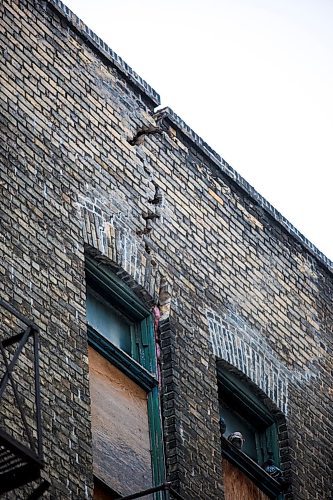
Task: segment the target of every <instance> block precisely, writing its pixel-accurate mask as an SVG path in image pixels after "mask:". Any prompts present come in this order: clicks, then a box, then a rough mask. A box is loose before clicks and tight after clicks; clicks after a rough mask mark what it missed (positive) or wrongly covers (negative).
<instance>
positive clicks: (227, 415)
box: [220, 401, 258, 461]
mask: <svg viewBox="0 0 333 500" xmlns="http://www.w3.org/2000/svg"><path fill="white" fill-rule="evenodd" d="M220 414H221V415H222V417H223V419H224V422H225V424H226V431H225V433H224V437H225V438H227V437H228V436H229V435H230V434H232V433H233V432H241V433H242V435H243V437H244V439H245V442H244V444H243V448H242V451H243V452H244V453H246V454H247V455H248V456H249V457H251V458H252V459H253V460H255V461H257V460H258V457H257V450H256V439H255V429H253V427H252V426H251V424H250V423H248V422H247V421H246V420H245V419H244V418H242V417H241V416H240V415H239V414H238V413H237V412H236V411H235V410H234V409H230V408H228V406H227V405H226V404H225V403H224V402H223V401H221V402H220Z"/></svg>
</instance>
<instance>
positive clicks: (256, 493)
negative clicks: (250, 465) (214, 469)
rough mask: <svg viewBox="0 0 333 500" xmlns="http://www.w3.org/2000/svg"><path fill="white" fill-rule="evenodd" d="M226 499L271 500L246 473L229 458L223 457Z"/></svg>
mask: <svg viewBox="0 0 333 500" xmlns="http://www.w3.org/2000/svg"><path fill="white" fill-rule="evenodd" d="M222 466H223V475H224V480H223V483H224V499H225V500H269V497H268V496H266V495H265V494H264V493H263V492H262V491H261V490H260V489H259V488H258V487H257V486H256V485H255V484H254V483H253V482H252V481H251V479H249V478H248V477H247V476H246V475H245V474H243V473H242V472H241V471H240V470H239V469H238V468H237V467H235V466H234V465H232V464H231V463H230V462H229V461H228V460H225V459H223V461H222Z"/></svg>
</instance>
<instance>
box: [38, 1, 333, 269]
mask: <svg viewBox="0 0 333 500" xmlns="http://www.w3.org/2000/svg"><path fill="white" fill-rule="evenodd" d="M47 2H48V4H49V5H51V6H52V7H53V8H54V9H55V10H56V11H57V12H58V13H59V14H61V15H62V17H64V18H65V19H66V20H67V22H68V23H69V24H70V25H71V26H72V27H73V29H74V30H76V31H77V32H78V33H79V34H80V36H82V38H83V39H84V40H85V41H86V42H87V43H89V44H90V45H91V46H92V47H93V48H94V49H95V50H97V51H98V52H100V53H101V54H102V56H104V57H105V58H106V59H107V60H108V61H109V62H110V63H111V64H112V65H113V66H115V67H116V68H117V69H118V70H119V71H120V72H121V73H122V74H123V75H124V76H125V78H126V79H127V80H128V81H129V82H130V83H131V84H132V85H134V87H136V88H137V89H138V90H139V91H140V92H141V93H142V94H143V95H144V96H145V97H146V98H147V99H148V100H149V101H150V103H151V104H152V105H153V106H158V105H159V104H160V96H159V94H157V92H156V91H155V90H154V89H153V88H152V87H151V86H150V85H148V83H147V82H146V81H145V80H143V79H142V78H141V77H140V76H139V75H138V74H137V73H135V71H133V70H132V68H131V67H130V66H128V64H126V62H125V61H123V59H122V58H121V57H119V56H118V55H117V54H116V53H115V52H114V51H113V50H112V49H111V48H110V47H109V46H108V45H107V44H106V43H105V42H104V41H103V40H102V39H101V38H99V37H98V36H97V35H96V34H95V33H94V32H93V31H92V30H91V29H90V28H88V26H87V25H86V24H84V23H83V21H81V19H79V18H78V17H77V16H76V15H75V14H74V13H73V12H72V11H71V10H70V9H69V8H68V7H66V5H64V3H63V2H61V1H60V0H47ZM155 117H156V118H166V119H167V120H169V121H170V123H171V124H172V125H173V126H175V127H176V128H177V129H178V130H179V131H180V132H181V133H182V134H183V135H184V136H185V137H186V138H187V139H188V140H190V141H191V142H192V143H193V144H194V145H195V147H197V148H199V149H200V150H201V152H202V153H203V154H204V155H205V156H206V157H207V158H208V159H209V160H211V161H212V162H213V163H214V164H215V165H216V166H217V167H218V168H219V169H220V171H221V172H222V173H223V174H225V175H226V176H227V177H228V178H229V179H231V180H232V181H233V182H234V183H235V184H236V185H237V186H238V187H239V188H241V189H242V190H243V191H245V193H246V194H247V195H249V196H250V197H251V198H252V199H253V200H254V202H255V203H257V204H258V205H259V206H260V207H261V208H263V209H264V210H265V211H266V212H267V213H268V214H269V215H270V216H271V217H273V219H274V220H275V221H276V222H277V223H278V224H280V225H281V226H282V227H283V228H284V229H285V230H286V231H287V232H288V233H289V234H290V235H291V236H293V237H294V238H295V239H296V240H297V241H298V242H299V243H301V245H302V246H303V247H304V248H305V249H306V250H307V251H308V252H310V254H312V255H313V256H314V257H315V258H316V259H317V260H318V261H319V262H320V263H321V264H323V265H324V266H325V268H327V269H328V271H330V272H331V273H333V262H332V261H331V260H330V259H328V258H327V257H326V256H325V255H324V254H323V253H322V252H320V250H318V248H317V247H316V246H315V245H313V243H311V241H309V240H308V239H307V238H305V236H303V234H302V233H301V232H300V231H298V230H297V229H296V228H295V227H294V226H293V225H292V224H291V223H290V222H289V221H288V219H286V218H285V217H284V216H283V215H282V214H281V213H280V212H279V211H278V210H276V209H275V208H274V207H273V206H272V205H271V204H270V203H269V202H268V201H267V200H266V199H265V198H264V197H263V196H261V195H260V194H259V193H258V192H257V191H256V190H255V189H254V188H253V187H252V186H251V185H250V184H249V183H248V182H247V181H246V180H245V179H244V178H243V177H242V176H241V175H239V174H238V173H237V172H236V170H234V169H233V168H232V167H231V166H230V165H229V164H228V163H227V162H226V161H225V160H224V159H223V158H222V157H221V156H220V155H219V154H218V153H217V152H216V151H214V150H213V149H212V148H211V147H210V146H209V145H208V144H207V143H206V142H205V141H204V140H203V139H202V138H201V137H199V136H198V135H197V134H196V133H195V132H194V131H193V130H192V129H191V128H190V127H189V126H188V125H187V124H186V123H185V122H184V121H183V120H182V119H181V118H180V117H179V116H178V115H177V114H176V113H174V111H172V109H170V108H169V107H166V108H163V109H161V110H159V111H158V112H157V113H156V115H155Z"/></svg>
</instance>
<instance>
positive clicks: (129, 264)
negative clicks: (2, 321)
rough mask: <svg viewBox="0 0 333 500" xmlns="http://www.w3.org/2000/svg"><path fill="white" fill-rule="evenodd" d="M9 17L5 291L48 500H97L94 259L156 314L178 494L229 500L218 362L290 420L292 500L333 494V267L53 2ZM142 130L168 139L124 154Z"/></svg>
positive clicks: (8, 1) (11, 3)
mask: <svg viewBox="0 0 333 500" xmlns="http://www.w3.org/2000/svg"><path fill="white" fill-rule="evenodd" d="M0 14H1V25H2V27H3V30H2V31H1V34H0V37H1V41H2V57H1V77H0V78H1V87H0V105H1V128H0V130H1V142H0V159H1V167H0V189H1V199H2V204H1V226H0V243H1V247H0V248H1V250H0V252H1V263H0V273H1V284H0V290H1V297H2V298H4V299H5V300H7V301H9V302H10V303H11V304H13V305H14V306H15V307H16V308H17V309H19V310H20V311H21V312H22V313H23V314H26V315H28V316H29V317H31V318H33V320H34V321H35V322H36V323H37V324H38V326H39V327H40V329H41V334H42V348H41V375H42V396H43V403H44V405H43V406H44V442H45V460H46V467H45V470H44V472H43V474H44V476H45V477H47V478H49V479H50V482H51V488H50V490H49V492H48V493H46V494H45V495H44V496H45V498H57V499H59V498H64V499H65V498H66V499H67V498H73V499H82V498H91V488H92V456H91V429H90V400H89V387H88V364H87V363H88V361H87V335H86V326H85V278H84V253H85V252H88V253H89V254H92V255H94V256H95V258H96V259H102V260H103V262H105V263H107V264H109V265H110V267H111V268H112V269H113V271H115V272H116V273H118V275H119V276H121V277H122V278H123V279H124V280H125V281H126V282H127V283H128V284H129V285H130V286H131V287H132V288H133V289H135V291H136V292H137V293H138V294H139V296H140V297H141V298H142V300H144V301H145V302H146V303H147V304H150V305H154V304H158V305H159V307H160V310H161V319H160V332H159V335H160V344H161V349H162V382H163V384H162V407H163V425H164V435H165V443H166V465H167V474H168V478H169V479H170V480H172V481H173V483H174V485H175V487H176V488H178V489H179V491H180V493H181V494H182V495H183V496H184V497H185V498H187V499H197V498H198V499H202V500H208V499H221V498H223V485H222V470H221V451H220V436H219V427H218V400H217V379H216V358H219V359H220V360H222V361H223V362H229V363H230V364H231V365H233V366H234V367H235V368H236V369H238V370H239V371H241V372H242V373H243V374H244V375H245V376H246V377H248V379H249V381H252V382H253V383H255V384H256V385H257V386H258V388H259V389H260V390H261V392H260V394H261V397H262V398H263V400H266V402H267V401H268V398H269V400H270V402H268V403H267V404H270V405H271V408H272V409H273V410H274V411H276V412H277V413H278V412H282V413H283V414H284V415H285V417H286V423H287V428H283V427H282V424H281V426H280V429H279V431H280V439H281V455H283V457H282V463H283V465H284V467H285V469H286V471H287V474H289V476H290V477H291V479H292V487H291V488H290V491H289V493H288V498H295V499H300V500H301V499H304V500H305V499H308V500H310V499H311V500H313V499H321V500H323V499H327V500H328V499H330V498H332V495H333V492H332V489H331V488H332V486H331V485H332V468H333V467H332V457H331V449H332V444H333V443H332V435H333V429H332V399H333V391H332V389H331V376H332V324H333V313H332V274H331V271H332V263H331V262H330V261H329V260H328V259H327V258H326V257H325V256H323V255H322V254H321V253H320V252H319V251H318V250H317V249H315V248H314V247H313V245H312V244H311V243H310V242H308V241H307V240H305V238H303V237H302V236H301V235H300V234H299V233H298V232H297V230H296V229H295V228H293V227H292V226H291V224H290V223H289V222H288V221H286V219H284V218H283V217H282V216H281V215H280V214H278V213H277V212H276V211H275V209H274V208H273V207H271V206H270V205H269V203H268V202H267V201H266V200H264V199H263V198H262V197H261V196H260V195H259V194H258V193H256V192H255V191H254V189H253V188H252V187H251V186H249V185H248V184H247V183H246V181H244V179H242V178H241V177H240V176H239V175H238V174H237V173H236V172H235V171H234V170H233V169H232V168H231V167H230V166H229V165H228V164H227V163H226V162H225V161H224V160H223V159H221V157H220V156H219V155H217V154H216V153H215V152H214V151H212V150H211V149H210V148H209V146H207V144H206V143H204V142H203V141H202V139H200V138H199V137H198V136H196V134H195V133H194V132H193V131H191V130H190V129H189V127H187V125H186V124H184V123H183V122H182V120H181V119H180V118H179V117H177V115H175V114H174V113H173V112H172V111H171V110H170V109H168V108H167V109H164V110H161V111H159V112H158V113H156V114H154V108H155V106H156V105H157V104H159V102H160V101H159V96H158V94H157V93H156V92H155V91H154V90H153V89H152V88H151V87H150V86H149V85H148V84H147V83H146V82H144V81H143V80H142V79H141V78H140V77H139V76H138V75H136V74H135V73H134V72H133V71H132V70H131V68H129V67H128V66H127V65H126V63H124V62H123V61H122V60H121V59H120V58H119V57H118V56H117V55H116V54H114V52H113V51H111V49H109V48H108V47H107V46H106V45H105V44H104V42H102V41H101V40H100V39H99V38H98V37H96V36H95V35H94V34H93V33H92V32H91V31H90V30H89V29H88V28H87V27H86V26H85V25H84V24H83V23H82V22H81V21H80V20H79V19H78V18H77V17H76V16H74V15H73V14H72V13H71V12H70V11H69V10H68V9H67V8H66V7H65V6H63V4H62V3H61V2H60V1H57V0H50V1H33V0H16V1H15V0H5V1H4V2H2V3H1V5H0ZM144 127H160V128H161V130H162V132H161V133H160V134H158V135H157V134H156V135H153V134H152V135H146V136H143V141H142V143H141V144H139V145H133V146H132V145H131V144H130V142H129V141H131V140H132V139H133V138H134V137H135V136H136V134H137V132H138V131H140V130H142V129H143V128H144ZM154 200H155V201H154ZM287 431H288V432H287ZM29 488H30V489H29ZM27 491H31V486H27V487H26V488H25V489H24V488H22V489H21V490H20V491H16V492H15V493H11V494H8V495H7V497H8V498H26V495H27Z"/></svg>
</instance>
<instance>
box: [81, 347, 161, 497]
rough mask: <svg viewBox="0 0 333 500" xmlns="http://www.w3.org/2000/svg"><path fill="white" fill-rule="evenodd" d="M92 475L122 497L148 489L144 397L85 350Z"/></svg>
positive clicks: (149, 474) (101, 359) (91, 351)
mask: <svg viewBox="0 0 333 500" xmlns="http://www.w3.org/2000/svg"><path fill="white" fill-rule="evenodd" d="M89 371H90V391H91V414H92V433H93V458H94V474H95V475H96V476H97V477H98V478H100V479H101V480H102V481H104V482H105V483H106V484H107V485H109V486H111V488H112V489H113V490H115V491H117V492H119V493H120V494H122V495H129V494H131V493H133V492H135V491H140V490H143V489H146V488H149V487H151V486H152V466H151V454H150V440H149V426H148V411H147V393H146V391H144V390H143V389H142V388H141V387H139V386H138V385H137V384H136V383H135V382H133V381H132V380H131V379H130V378H129V377H127V375H125V374H124V373H122V372H121V371H120V370H119V369H118V368H116V367H115V366H113V365H112V364H111V363H110V362H109V361H108V360H107V359H105V358H104V357H103V356H101V355H100V354H98V353H97V352H96V351H95V350H94V349H93V348H91V347H90V348H89Z"/></svg>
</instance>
